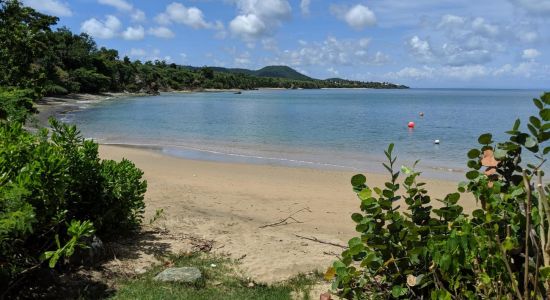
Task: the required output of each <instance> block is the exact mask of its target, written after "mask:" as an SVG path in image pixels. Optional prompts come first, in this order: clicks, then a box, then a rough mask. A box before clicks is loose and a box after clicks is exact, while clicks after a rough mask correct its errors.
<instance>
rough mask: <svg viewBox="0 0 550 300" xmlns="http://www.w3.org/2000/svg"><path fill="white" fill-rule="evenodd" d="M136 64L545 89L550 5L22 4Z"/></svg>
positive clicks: (314, 0) (518, 1)
mask: <svg viewBox="0 0 550 300" xmlns="http://www.w3.org/2000/svg"><path fill="white" fill-rule="evenodd" d="M23 2H24V3H25V4H26V5H29V6H32V7H34V8H36V9H38V10H40V11H42V12H46V13H49V14H54V15H57V16H59V17H60V21H59V25H60V26H67V27H69V28H70V29H71V30H73V31H74V32H87V33H89V34H90V35H92V36H93V37H94V38H95V39H96V42H97V43H98V45H100V46H106V47H109V48H115V49H117V50H119V53H120V56H121V57H123V56H124V55H128V56H130V57H131V58H133V59H141V60H154V59H161V60H166V61H169V62H174V63H177V64H184V65H194V66H203V65H209V66H211V65H216V66H224V67H244V68H251V69H257V68H261V67H263V66H266V65H274V64H277V65H288V66H291V67H293V68H295V69H297V70H299V71H301V72H303V73H305V74H307V75H309V76H312V77H316V78H328V77H342V78H347V79H356V80H364V81H390V82H395V83H402V84H407V85H410V86H412V87H493V88H548V87H549V86H550V0H477V1H473V0H472V1H471V0H462V1H460V0H415V1H411V0H371V1H360V0H355V1H346V0H342V1H323V0H289V1H287V0H177V1H173V0H171V1H163V0H156V1H153V0H71V1H65V0H23Z"/></svg>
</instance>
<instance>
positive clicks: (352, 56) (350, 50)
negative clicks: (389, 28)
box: [268, 37, 389, 67]
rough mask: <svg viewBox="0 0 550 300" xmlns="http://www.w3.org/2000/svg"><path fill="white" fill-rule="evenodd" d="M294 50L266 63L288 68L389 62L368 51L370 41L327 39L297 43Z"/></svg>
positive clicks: (383, 57)
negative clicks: (288, 66)
mask: <svg viewBox="0 0 550 300" xmlns="http://www.w3.org/2000/svg"><path fill="white" fill-rule="evenodd" d="M298 44H299V47H298V48H296V49H287V50H283V51H280V52H278V53H277V56H276V57H275V58H274V59H273V60H271V61H268V63H270V64H284V65H290V66H294V67H297V66H327V67H337V66H352V65H379V64H385V63H387V62H388V61H389V56H387V55H386V54H384V53H382V52H380V51H378V52H376V53H371V51H370V50H369V46H370V39H368V38H362V39H358V40H357V39H337V38H335V37H328V38H326V39H325V40H324V41H322V42H306V41H299V43H298Z"/></svg>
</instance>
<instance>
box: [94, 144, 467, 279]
mask: <svg viewBox="0 0 550 300" xmlns="http://www.w3.org/2000/svg"><path fill="white" fill-rule="evenodd" d="M100 154H101V156H102V158H105V159H114V160H120V159H122V158H127V159H130V160H132V161H133V162H134V163H135V164H136V165H137V166H138V167H139V168H141V169H142V170H143V171H144V172H145V178H146V179H147V181H148V190H147V194H146V199H145V202H146V205H147V208H146V218H145V219H146V220H148V219H149V218H151V217H152V216H153V215H154V213H155V211H156V210H157V209H164V212H165V218H162V219H160V220H158V221H157V222H155V224H156V226H159V227H161V228H163V230H165V231H166V232H167V233H168V236H170V237H178V236H189V235H193V236H194V237H197V238H202V239H207V240H213V241H214V245H213V248H212V249H213V252H214V253H220V254H226V255H229V256H230V257H231V258H233V259H237V260H238V261H240V262H241V267H242V270H243V272H244V274H243V275H245V276H250V277H251V278H253V280H255V281H257V282H266V283H272V282H277V281H281V280H285V279H288V278H290V277H292V276H294V275H297V274H299V273H307V272H311V271H314V270H319V271H324V270H325V269H326V267H327V266H329V265H330V264H331V262H332V261H333V260H334V259H335V255H337V254H339V253H340V252H341V250H342V249H340V248H339V247H336V246H331V245H326V244H322V243H318V242H314V241H309V240H306V239H303V238H300V237H298V236H297V235H300V236H303V237H310V238H316V239H319V240H323V241H328V242H332V243H336V244H342V245H345V244H346V242H347V240H348V239H349V238H351V237H353V236H354V235H355V234H356V233H355V230H354V223H353V221H352V220H351V218H350V216H351V214H352V213H353V212H358V210H359V201H358V200H357V198H356V195H355V194H354V192H353V191H352V189H351V185H350V183H349V182H350V178H351V176H352V175H354V173H353V172H345V171H332V170H321V169H308V168H293V167H282V166H269V165H257V164H233V163H222V162H210V161H194V160H185V159H181V158H175V157H171V156H166V155H163V154H162V153H161V152H159V151H155V150H147V149H138V148H130V147H120V146H107V145H102V146H101V147H100ZM366 175H367V178H368V184H369V185H370V186H383V183H384V182H385V179H386V176H385V175H382V174H366ZM426 181H427V183H428V184H427V188H428V190H429V191H430V192H431V196H432V197H435V198H442V197H444V196H445V195H446V194H447V193H448V192H454V191H456V183H455V182H450V181H440V180H426ZM434 202H435V203H434V206H437V204H438V203H437V201H434ZM461 202H462V204H463V206H465V208H466V211H471V210H472V209H474V208H475V205H476V204H475V201H474V200H473V198H472V197H466V196H463V197H462V200H461ZM295 212H298V213H295ZM293 213H295V214H294V215H292V214H293ZM290 215H292V217H293V218H294V219H289V220H288V223H289V224H286V225H281V226H267V227H264V228H261V227H262V226H265V225H268V224H272V223H276V222H278V221H280V220H281V219H284V218H287V217H289V216H290ZM163 242H165V243H168V244H169V247H167V248H168V249H167V251H172V252H180V251H186V250H188V248H189V246H190V245H189V243H188V242H183V240H182V239H177V238H166V239H164V240H163Z"/></svg>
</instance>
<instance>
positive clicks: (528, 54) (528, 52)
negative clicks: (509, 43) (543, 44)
mask: <svg viewBox="0 0 550 300" xmlns="http://www.w3.org/2000/svg"><path fill="white" fill-rule="evenodd" d="M539 56H540V51H539V50H537V49H532V48H531V49H525V50H523V52H522V54H521V58H523V59H527V60H534V59H535V58H537V57H539Z"/></svg>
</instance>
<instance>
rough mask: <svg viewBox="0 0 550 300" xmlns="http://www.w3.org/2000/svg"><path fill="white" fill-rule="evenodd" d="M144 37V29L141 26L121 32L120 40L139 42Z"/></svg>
mask: <svg viewBox="0 0 550 300" xmlns="http://www.w3.org/2000/svg"><path fill="white" fill-rule="evenodd" d="M144 37H145V29H144V28H143V26H136V27H132V26H130V27H128V28H126V30H124V32H122V38H123V39H125V40H129V41H139V40H142V39H143V38H144Z"/></svg>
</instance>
